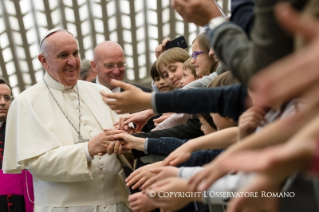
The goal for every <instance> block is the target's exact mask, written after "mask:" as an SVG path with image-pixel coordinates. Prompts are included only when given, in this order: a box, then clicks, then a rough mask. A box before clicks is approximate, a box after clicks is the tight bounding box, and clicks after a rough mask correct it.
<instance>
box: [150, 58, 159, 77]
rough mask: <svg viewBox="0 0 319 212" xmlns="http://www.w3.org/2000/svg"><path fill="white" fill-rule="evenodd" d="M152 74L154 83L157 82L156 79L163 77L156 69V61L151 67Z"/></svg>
mask: <svg viewBox="0 0 319 212" xmlns="http://www.w3.org/2000/svg"><path fill="white" fill-rule="evenodd" d="M150 74H151V77H152V79H153V81H155V78H160V77H161V76H160V74H159V73H158V71H157V68H156V61H155V62H154V63H153V64H152V66H151V70H150Z"/></svg>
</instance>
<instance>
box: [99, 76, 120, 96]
mask: <svg viewBox="0 0 319 212" xmlns="http://www.w3.org/2000/svg"><path fill="white" fill-rule="evenodd" d="M96 84H98V85H102V84H101V83H100V81H99V77H98V76H96ZM112 92H113V93H120V92H121V88H120V87H117V88H114V89H113V90H112Z"/></svg>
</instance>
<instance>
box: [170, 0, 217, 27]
mask: <svg viewBox="0 0 319 212" xmlns="http://www.w3.org/2000/svg"><path fill="white" fill-rule="evenodd" d="M171 5H172V7H173V8H174V9H175V10H176V12H178V13H179V14H180V15H181V16H182V17H183V19H184V20H185V21H187V22H191V23H194V24H196V25H199V26H204V25H205V24H207V23H208V22H209V21H210V19H212V18H214V17H217V16H221V15H222V13H221V12H220V10H219V8H218V5H217V3H216V2H215V1H211V0H210V1H207V0H187V1H185V0H173V1H171Z"/></svg>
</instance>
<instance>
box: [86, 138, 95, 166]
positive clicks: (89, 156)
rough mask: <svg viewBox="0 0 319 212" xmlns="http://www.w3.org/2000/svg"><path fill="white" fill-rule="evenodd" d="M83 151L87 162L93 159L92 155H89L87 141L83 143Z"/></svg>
mask: <svg viewBox="0 0 319 212" xmlns="http://www.w3.org/2000/svg"><path fill="white" fill-rule="evenodd" d="M85 153H86V159H87V161H88V162H89V161H91V160H93V159H94V156H93V157H91V155H90V153H89V142H86V143H85Z"/></svg>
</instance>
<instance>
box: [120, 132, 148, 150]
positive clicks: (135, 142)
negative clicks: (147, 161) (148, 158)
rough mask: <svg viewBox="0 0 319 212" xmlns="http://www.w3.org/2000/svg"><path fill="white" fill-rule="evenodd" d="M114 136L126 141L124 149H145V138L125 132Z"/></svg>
mask: <svg viewBox="0 0 319 212" xmlns="http://www.w3.org/2000/svg"><path fill="white" fill-rule="evenodd" d="M114 138H115V139H117V140H123V141H125V143H123V144H124V146H123V149H136V150H140V151H143V150H144V143H145V138H138V137H134V136H132V135H128V134H124V133H123V134H117V135H114Z"/></svg>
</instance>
